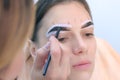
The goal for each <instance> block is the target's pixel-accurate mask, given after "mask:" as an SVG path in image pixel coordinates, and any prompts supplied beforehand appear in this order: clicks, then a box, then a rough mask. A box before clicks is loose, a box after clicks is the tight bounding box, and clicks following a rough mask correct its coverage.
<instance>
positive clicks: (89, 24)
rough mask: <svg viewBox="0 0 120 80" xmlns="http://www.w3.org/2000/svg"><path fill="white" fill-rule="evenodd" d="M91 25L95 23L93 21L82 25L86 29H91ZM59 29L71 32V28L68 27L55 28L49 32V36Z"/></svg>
mask: <svg viewBox="0 0 120 80" xmlns="http://www.w3.org/2000/svg"><path fill="white" fill-rule="evenodd" d="M91 25H93V22H92V21H88V22H86V23H85V24H83V25H82V28H86V27H89V26H91ZM59 28H61V31H70V28H69V27H66V26H55V27H53V28H52V29H51V30H50V31H49V32H47V34H49V33H50V32H54V31H57V30H58V29H59Z"/></svg>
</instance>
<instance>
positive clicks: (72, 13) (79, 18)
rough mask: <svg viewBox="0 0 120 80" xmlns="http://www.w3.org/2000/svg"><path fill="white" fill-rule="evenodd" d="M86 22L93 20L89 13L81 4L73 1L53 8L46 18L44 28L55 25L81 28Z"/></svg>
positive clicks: (43, 22) (43, 21) (43, 23)
mask: <svg viewBox="0 0 120 80" xmlns="http://www.w3.org/2000/svg"><path fill="white" fill-rule="evenodd" d="M86 20H91V18H90V16H89V13H88V12H87V11H86V9H85V8H84V6H83V5H82V4H81V3H78V2H75V1H73V2H69V3H64V4H59V5H56V6H54V7H52V8H51V9H50V10H49V11H48V12H47V13H46V15H45V16H44V18H43V20H42V26H45V27H48V28H49V27H50V26H52V25H55V24H70V25H72V26H77V25H79V26H80V25H81V24H82V23H83V22H85V21H86ZM45 27H43V28H44V29H45Z"/></svg>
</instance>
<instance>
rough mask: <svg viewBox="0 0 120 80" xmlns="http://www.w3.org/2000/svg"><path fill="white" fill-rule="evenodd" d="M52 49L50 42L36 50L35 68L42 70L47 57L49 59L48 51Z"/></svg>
mask: <svg viewBox="0 0 120 80" xmlns="http://www.w3.org/2000/svg"><path fill="white" fill-rule="evenodd" d="M49 49H50V42H48V43H47V44H46V45H45V46H44V47H42V48H40V49H39V50H38V51H37V52H36V57H35V61H34V68H35V69H39V70H41V69H42V68H43V65H44V63H45V59H47V56H48V53H49Z"/></svg>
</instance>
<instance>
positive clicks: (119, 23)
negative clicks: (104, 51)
mask: <svg viewBox="0 0 120 80" xmlns="http://www.w3.org/2000/svg"><path fill="white" fill-rule="evenodd" d="M34 1H35V2H36V1H37V0H34ZM87 1H88V4H89V5H90V8H91V11H92V16H93V20H94V24H95V35H96V36H97V37H100V38H103V39H105V40H106V41H108V43H110V44H111V45H112V47H113V48H114V49H115V50H116V51H117V52H119V53H120V0H87Z"/></svg>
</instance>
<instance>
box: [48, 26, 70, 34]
mask: <svg viewBox="0 0 120 80" xmlns="http://www.w3.org/2000/svg"><path fill="white" fill-rule="evenodd" d="M59 28H61V31H70V29H69V28H68V27H63V26H55V27H54V28H52V29H51V30H50V31H49V32H48V33H50V32H53V31H57V30H58V29H59Z"/></svg>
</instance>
